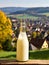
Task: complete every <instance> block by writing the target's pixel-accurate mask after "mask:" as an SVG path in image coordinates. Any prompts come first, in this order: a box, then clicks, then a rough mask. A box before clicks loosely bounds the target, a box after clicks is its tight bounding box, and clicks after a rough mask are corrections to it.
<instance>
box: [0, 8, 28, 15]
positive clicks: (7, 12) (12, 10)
mask: <svg viewBox="0 0 49 65" xmlns="http://www.w3.org/2000/svg"><path fill="white" fill-rule="evenodd" d="M26 9H27V8H25V7H3V8H0V10H2V11H3V12H5V13H6V14H9V13H12V12H16V11H21V10H22V11H23V10H26Z"/></svg>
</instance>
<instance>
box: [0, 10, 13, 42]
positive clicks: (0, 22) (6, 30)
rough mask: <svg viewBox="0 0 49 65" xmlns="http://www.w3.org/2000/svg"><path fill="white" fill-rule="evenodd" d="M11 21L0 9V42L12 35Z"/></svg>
mask: <svg viewBox="0 0 49 65" xmlns="http://www.w3.org/2000/svg"><path fill="white" fill-rule="evenodd" d="M12 32H13V31H12V23H11V21H10V19H9V18H7V16H6V15H5V13H4V12H2V11H0V43H3V42H5V41H6V40H7V39H10V37H11V36H12Z"/></svg>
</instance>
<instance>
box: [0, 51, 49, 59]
mask: <svg viewBox="0 0 49 65" xmlns="http://www.w3.org/2000/svg"><path fill="white" fill-rule="evenodd" d="M0 59H16V52H13V51H0ZM29 59H47V60H48V59H49V50H41V51H30V52H29Z"/></svg>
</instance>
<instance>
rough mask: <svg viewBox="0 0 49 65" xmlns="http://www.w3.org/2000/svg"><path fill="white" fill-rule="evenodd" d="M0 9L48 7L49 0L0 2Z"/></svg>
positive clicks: (4, 0)
mask: <svg viewBox="0 0 49 65" xmlns="http://www.w3.org/2000/svg"><path fill="white" fill-rule="evenodd" d="M0 7H49V0H0Z"/></svg>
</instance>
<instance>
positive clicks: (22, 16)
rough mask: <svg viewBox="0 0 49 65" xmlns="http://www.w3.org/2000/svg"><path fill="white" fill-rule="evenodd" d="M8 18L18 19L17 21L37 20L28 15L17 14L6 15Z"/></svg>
mask: <svg viewBox="0 0 49 65" xmlns="http://www.w3.org/2000/svg"><path fill="white" fill-rule="evenodd" d="M8 16H11V17H15V18H18V19H31V20H33V19H35V20H36V19H38V16H32V15H28V14H18V15H8Z"/></svg>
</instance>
